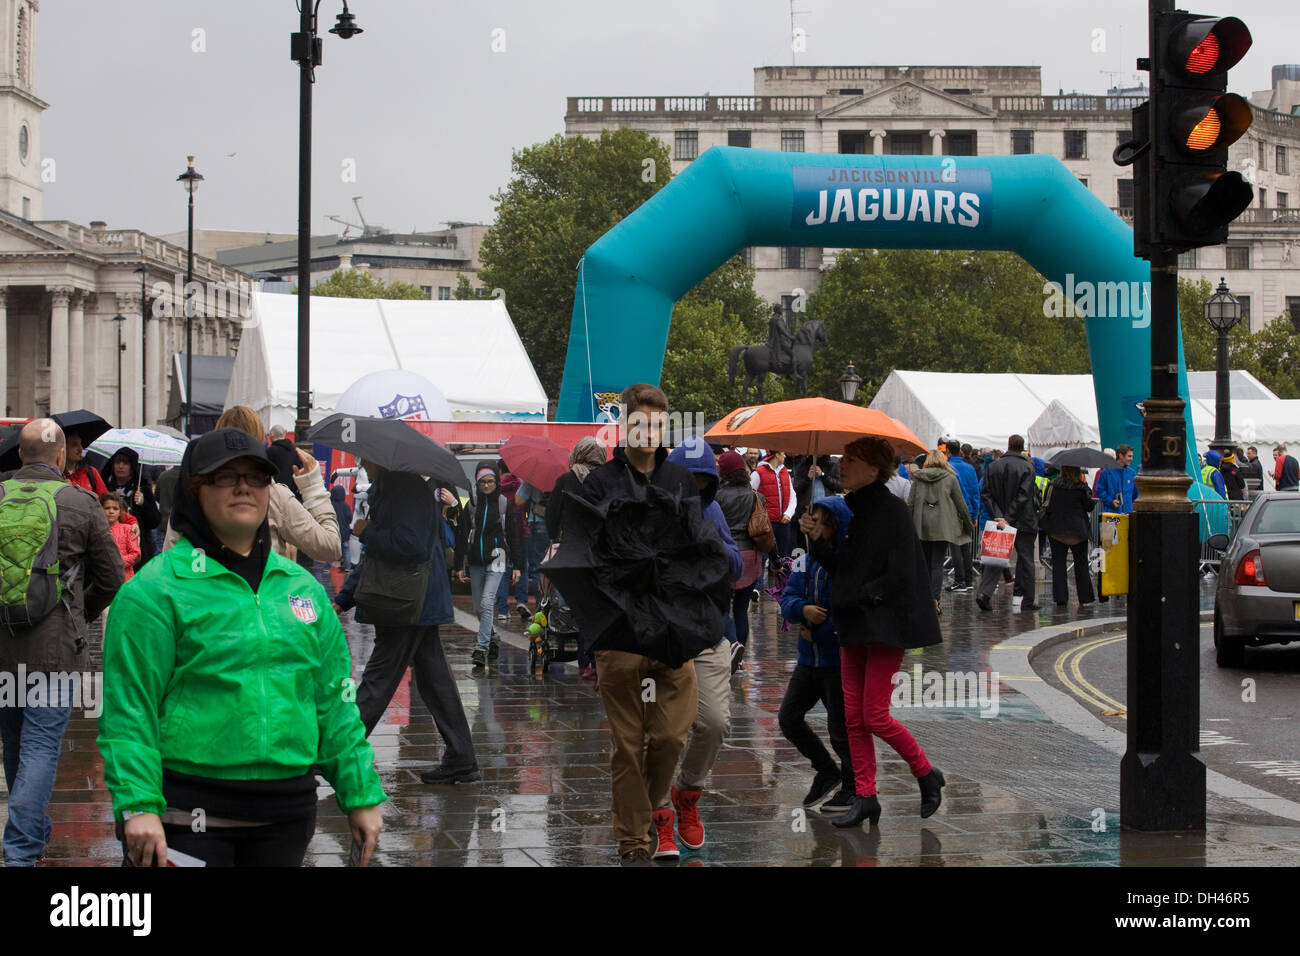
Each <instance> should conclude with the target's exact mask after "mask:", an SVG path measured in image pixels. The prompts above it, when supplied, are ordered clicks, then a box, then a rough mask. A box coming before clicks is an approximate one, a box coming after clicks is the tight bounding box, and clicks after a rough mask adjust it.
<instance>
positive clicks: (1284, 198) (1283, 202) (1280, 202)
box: [1277, 193, 1291, 209]
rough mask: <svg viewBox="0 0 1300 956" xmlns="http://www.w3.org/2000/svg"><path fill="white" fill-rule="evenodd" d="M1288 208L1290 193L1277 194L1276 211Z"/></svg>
mask: <svg viewBox="0 0 1300 956" xmlns="http://www.w3.org/2000/svg"><path fill="white" fill-rule="evenodd" d="M1290 206H1291V194H1290V193H1278V194H1277V208H1278V209H1289V208H1290Z"/></svg>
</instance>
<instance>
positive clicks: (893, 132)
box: [565, 66, 1300, 328]
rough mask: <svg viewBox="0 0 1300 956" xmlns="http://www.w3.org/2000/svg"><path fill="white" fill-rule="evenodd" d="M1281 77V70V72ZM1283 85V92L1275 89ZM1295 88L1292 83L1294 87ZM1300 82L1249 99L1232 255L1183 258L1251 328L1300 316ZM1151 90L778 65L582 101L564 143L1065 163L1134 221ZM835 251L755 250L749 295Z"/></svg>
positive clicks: (573, 104) (1238, 155)
mask: <svg viewBox="0 0 1300 956" xmlns="http://www.w3.org/2000/svg"><path fill="white" fill-rule="evenodd" d="M1282 69H1283V70H1285V69H1286V68H1282ZM1279 84H1281V85H1279ZM1288 84H1289V85H1288ZM1296 85H1297V84H1295V83H1294V82H1291V81H1290V80H1286V79H1281V80H1279V78H1278V71H1276V70H1275V71H1274V90H1272V91H1265V92H1264V93H1261V94H1256V95H1255V97H1254V98H1253V102H1254V113H1255V120H1254V124H1253V125H1252V127H1251V129H1250V131H1249V132H1248V133H1247V135H1246V136H1245V137H1244V138H1243V139H1242V140H1241V141H1240V142H1239V143H1237V144H1236V145H1234V146H1233V148H1232V150H1231V151H1230V158H1231V162H1232V164H1233V166H1234V168H1238V169H1240V170H1242V171H1243V173H1244V174H1246V175H1248V176H1250V177H1252V178H1253V180H1254V181H1255V183H1256V187H1257V188H1256V203H1255V206H1254V207H1253V208H1252V209H1249V210H1247V212H1246V214H1245V215H1243V216H1242V217H1241V219H1240V220H1239V221H1238V223H1237V224H1236V225H1235V226H1234V227H1233V229H1232V235H1231V238H1230V241H1229V245H1228V246H1227V247H1216V248H1211V249H1203V250H1197V251H1196V252H1195V253H1193V254H1189V255H1188V256H1187V257H1186V258H1185V260H1184V266H1185V272H1184V275H1187V276H1188V277H1191V278H1196V277H1198V276H1201V275H1204V276H1205V277H1207V278H1211V279H1212V280H1213V281H1214V282H1216V283H1217V281H1218V279H1219V277H1220V276H1221V275H1222V276H1225V277H1226V278H1227V280H1228V283H1229V285H1230V287H1231V288H1232V289H1233V291H1234V293H1236V294H1238V295H1239V296H1243V297H1245V302H1246V305H1247V307H1248V308H1249V309H1250V314H1251V319H1252V326H1253V327H1255V328H1258V327H1260V326H1261V325H1262V324H1263V322H1265V321H1267V320H1268V319H1272V318H1274V317H1276V316H1277V315H1279V314H1281V313H1282V312H1283V310H1284V309H1286V308H1287V306H1288V304H1290V303H1291V302H1292V301H1293V300H1294V301H1295V304H1296V305H1297V306H1300V224H1297V222H1296V221H1295V220H1296V208H1295V207H1296V206H1298V205H1300V116H1297V115H1294V113H1293V108H1294V107H1295V104H1294V103H1291V102H1290V99H1294V90H1295V87H1296ZM1145 99H1146V92H1145V90H1115V91H1112V92H1111V93H1107V94H1104V95H1100V94H1098V95H1092V94H1077V93H1073V94H1064V93H1061V94H1059V95H1055V96H1053V95H1045V94H1044V93H1043V90H1042V71H1041V68H1039V67H1036V66H914V67H905V66H771V67H759V68H756V69H755V70H754V92H753V95H747V94H742V95H735V96H712V95H706V96H574V97H569V98H568V105H567V110H566V114H565V132H566V135H569V136H590V137H596V136H599V135H600V132H601V131H602V130H604V129H611V128H618V127H631V128H633V129H640V130H644V131H646V132H648V133H650V134H652V135H654V136H656V137H658V138H659V139H661V140H663V141H664V142H665V143H666V144H667V145H668V148H669V150H670V151H671V155H672V164H673V172H674V173H678V172H680V171H681V170H682V169H684V168H685V167H686V165H687V164H688V163H690V162H691V160H693V159H694V158H695V157H697V156H698V155H699V154H700V153H701V152H703V151H704V150H706V149H708V148H709V147H710V146H715V145H716V146H726V145H730V146H748V147H754V148H761V149H772V150H783V151H787V152H807V153H874V154H877V155H880V154H884V155H890V154H892V155H907V154H925V155H948V156H1003V155H1014V154H1017V153H1046V154H1048V155H1052V156H1056V157H1057V158H1059V159H1060V160H1061V161H1062V162H1063V163H1064V164H1065V166H1066V168H1068V169H1069V170H1070V171H1071V172H1072V173H1074V175H1076V176H1077V177H1078V178H1079V180H1080V181H1081V182H1082V183H1083V184H1084V185H1085V186H1087V187H1088V188H1089V189H1090V190H1091V191H1092V192H1093V193H1094V194H1095V195H1096V196H1098V197H1099V198H1100V199H1101V200H1102V201H1103V202H1104V203H1105V204H1106V205H1107V206H1108V207H1110V208H1111V209H1112V210H1113V211H1114V212H1115V213H1116V214H1117V215H1119V216H1120V217H1122V218H1124V219H1125V220H1127V221H1129V222H1131V221H1132V217H1133V179H1132V171H1131V169H1128V168H1124V167H1120V166H1116V165H1115V163H1114V162H1113V160H1112V158H1111V154H1112V152H1113V151H1114V149H1115V147H1116V145H1118V144H1119V143H1120V142H1122V141H1124V140H1125V139H1127V138H1128V137H1129V135H1130V127H1131V125H1132V119H1131V113H1130V111H1131V110H1132V109H1133V108H1134V107H1135V106H1137V105H1138V104H1140V103H1141V102H1143V101H1144V100H1145ZM837 252H838V250H834V249H814V248H796V249H770V248H755V249H747V250H745V252H744V256H745V258H746V259H747V261H749V262H750V263H751V264H752V265H753V266H754V267H755V269H756V271H757V276H756V279H755V289H756V291H757V292H758V293H759V295H761V296H762V297H763V298H765V299H767V300H768V301H772V302H775V301H778V300H779V299H780V298H781V297H782V296H784V295H790V294H792V293H793V292H794V290H795V289H803V290H804V291H806V292H812V291H813V290H814V289H815V288H816V287H817V285H818V282H819V281H820V275H821V273H822V271H824V270H825V269H826V268H828V267H829V266H830V264H831V263H833V261H834V256H835V254H836V253H837Z"/></svg>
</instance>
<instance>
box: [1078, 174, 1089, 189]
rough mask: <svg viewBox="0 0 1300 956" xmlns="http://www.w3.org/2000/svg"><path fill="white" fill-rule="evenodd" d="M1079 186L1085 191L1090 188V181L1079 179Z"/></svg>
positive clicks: (1083, 178)
mask: <svg viewBox="0 0 1300 956" xmlns="http://www.w3.org/2000/svg"><path fill="white" fill-rule="evenodd" d="M1079 185H1081V186H1082V187H1083V188H1084V189H1087V188H1088V180H1087V179H1086V178H1085V177H1083V176H1080V177H1079Z"/></svg>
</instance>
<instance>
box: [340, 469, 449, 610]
mask: <svg viewBox="0 0 1300 956" xmlns="http://www.w3.org/2000/svg"><path fill="white" fill-rule="evenodd" d="M434 495H435V491H434V489H433V487H432V486H431V485H428V484H426V483H425V480H424V479H423V478H421V477H420V476H419V475H411V474H407V473H406V472H400V471H386V472H384V473H383V474H382V475H380V476H379V478H378V479H376V481H375V483H374V484H373V485H371V486H370V495H369V499H370V521H371V524H370V525H368V526H367V527H366V529H365V530H364V531H362V532H361V534H359V535H358V536H357V537H358V538H359V539H360V541H361V545H362V548H363V549H364V550H363V552H362V558H361V562H360V563H359V564H358V565H357V566H356V568H355V569H353V571H352V573H351V574H349V575H348V579H347V580H346V581H345V582H343V587H342V588H341V589H339V593H338V597H337V598H335V603H337V604H338V606H339V607H340V608H341V609H342V610H344V611H346V610H348V609H349V608H351V607H355V606H356V601H354V600H353V599H352V595H353V593H354V592H355V591H356V589H357V584H358V583H359V582H360V580H361V569H362V567H363V566H364V565H365V554H366V553H369V552H373V553H375V554H377V555H380V556H381V557H383V558H384V559H386V560H390V561H409V562H411V563H412V564H423V563H424V562H425V561H429V560H430V558H432V561H431V563H430V564H429V585H428V588H427V589H426V590H425V592H424V607H423V609H422V610H421V611H420V620H419V622H418V624H417V626H419V627H431V626H442V625H444V624H450V623H452V621H454V620H455V615H454V613H453V612H452V604H451V581H450V579H449V578H448V576H447V562H446V560H445V558H444V556H443V548H444V546H445V544H446V540H447V537H446V532H445V530H444V526H445V524H446V522H444V521H443V520H442V507H441V505H440V504H439V502H438V501H437V500H436V499H435V497H434ZM357 623H358V624H365V623H366V621H365V618H364V617H363V615H362V613H361V611H360V609H358V610H357Z"/></svg>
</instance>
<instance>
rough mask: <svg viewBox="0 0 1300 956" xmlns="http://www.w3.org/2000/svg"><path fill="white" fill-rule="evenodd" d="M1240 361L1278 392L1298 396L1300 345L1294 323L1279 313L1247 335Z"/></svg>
mask: <svg viewBox="0 0 1300 956" xmlns="http://www.w3.org/2000/svg"><path fill="white" fill-rule="evenodd" d="M1234 331H1236V330H1235V329H1234ZM1246 349H1247V352H1246V354H1245V355H1244V356H1243V361H1242V362H1241V365H1242V366H1244V367H1245V368H1246V369H1247V370H1248V371H1249V372H1250V373H1251V374H1252V375H1254V376H1255V377H1256V378H1257V379H1259V380H1260V381H1261V382H1263V383H1264V384H1265V385H1267V386H1268V387H1269V388H1271V389H1272V390H1273V391H1274V392H1276V393H1277V397H1278V398H1300V345H1297V343H1296V332H1295V327H1294V326H1292V324H1291V320H1290V319H1289V318H1288V317H1287V316H1286V315H1280V316H1278V317H1277V318H1275V319H1274V320H1273V321H1272V322H1270V323H1269V324H1268V325H1266V326H1264V327H1263V328H1262V329H1260V330H1259V331H1258V332H1255V333H1254V334H1252V335H1251V336H1250V339H1249V341H1248V343H1247V345H1246Z"/></svg>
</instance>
